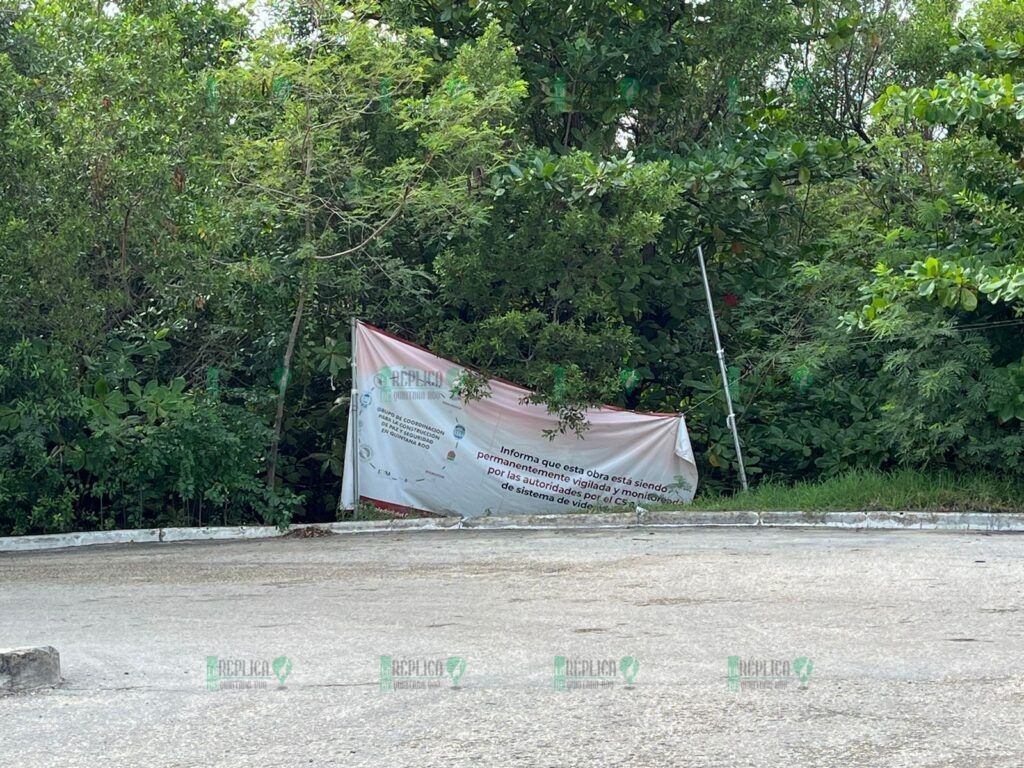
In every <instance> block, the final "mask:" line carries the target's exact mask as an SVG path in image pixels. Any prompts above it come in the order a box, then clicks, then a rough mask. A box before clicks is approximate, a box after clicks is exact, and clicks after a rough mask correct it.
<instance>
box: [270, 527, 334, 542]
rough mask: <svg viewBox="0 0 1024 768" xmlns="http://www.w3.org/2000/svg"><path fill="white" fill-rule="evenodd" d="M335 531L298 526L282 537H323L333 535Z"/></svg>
mask: <svg viewBox="0 0 1024 768" xmlns="http://www.w3.org/2000/svg"><path fill="white" fill-rule="evenodd" d="M333 535H334V531H328V530H327V529H326V528H296V529H295V530H294V531H288V533H286V534H285V535H284V536H283V537H282V538H285V539H322V538H323V537H324V536H333Z"/></svg>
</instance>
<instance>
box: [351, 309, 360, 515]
mask: <svg viewBox="0 0 1024 768" xmlns="http://www.w3.org/2000/svg"><path fill="white" fill-rule="evenodd" d="M358 323H359V321H358V320H357V319H356V318H354V317H353V318H352V321H351V323H350V335H351V345H352V347H351V349H352V354H351V355H350V357H351V358H352V393H351V395H350V397H351V398H352V402H351V409H350V413H349V419H350V420H351V421H352V445H351V446H350V448H351V450H352V499H353V504H352V516H353V517H356V516H357V515H358V513H359V380H358V379H357V378H356V373H357V369H358V366H357V364H356V328H357V325H358Z"/></svg>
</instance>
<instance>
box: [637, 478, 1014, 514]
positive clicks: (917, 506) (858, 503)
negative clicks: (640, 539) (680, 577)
mask: <svg viewBox="0 0 1024 768" xmlns="http://www.w3.org/2000/svg"><path fill="white" fill-rule="evenodd" d="M652 508H653V509H677V510H678V509H693V510H723V511H729V510H734V511H735V510H750V511H771V510H793V511H802V512H819V511H820V512H828V511H842V510H866V511H871V510H875V511H899V510H908V511H909V510H923V511H929V512H1024V482H1021V481H1020V480H1013V479H1008V478H1001V477H996V476H993V475H960V476H957V475H954V474H952V473H950V472H938V471H937V472H926V471H921V470H900V471H896V472H869V471H864V470H855V471H851V472H848V473H846V474H843V475H840V476H838V477H834V478H831V479H829V480H823V481H820V482H801V483H796V484H795V485H784V484H781V483H772V482H765V483H761V484H759V485H757V486H755V487H754V488H751V489H750V490H749V491H748V492H747V493H738V494H736V495H733V496H722V495H707V496H703V495H698V496H697V498H696V499H695V500H694V502H693V503H692V504H688V505H685V506H681V505H678V504H677V505H657V506H654V507H652Z"/></svg>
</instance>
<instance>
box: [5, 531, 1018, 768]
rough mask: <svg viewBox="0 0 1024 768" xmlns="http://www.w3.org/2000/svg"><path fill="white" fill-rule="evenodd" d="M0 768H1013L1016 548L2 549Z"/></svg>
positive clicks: (779, 542)
mask: <svg viewBox="0 0 1024 768" xmlns="http://www.w3.org/2000/svg"><path fill="white" fill-rule="evenodd" d="M31 645H52V646H55V647H56V648H57V649H58V650H59V651H60V654H61V665H62V672H63V676H64V678H65V682H64V684H63V685H62V686H61V687H59V688H56V689H51V690H43V691H39V692H36V693H31V694H18V695H12V696H5V697H0V766H11V767H12V768H44V767H45V768H53V767H54V766H81V767H82V768H100V767H102V766H146V768H169V767H170V766H176V767H179V766H180V767H181V768H185V767H186V766H187V767H188V768H194V767H196V766H204V767H205V766H217V767H220V766H223V767H224V768H239V767H241V766H261V767H276V766H288V767H289V768H291V767H293V766H294V767H297V766H388V767H401V766H416V767H417V768H421V767H430V766H509V765H521V766H531V767H532V766H601V767H604V766H702V767H707V766H722V768H726V767H727V768H740V767H742V766H764V767H765V768H783V767H785V766H808V767H812V766H813V767H814V768H823V767H826V766H843V767H844V768H846V767H848V766H849V767H855V768H865V767H868V766H878V767H879V768H883V767H884V768H899V767H900V766H907V767H908V768H910V767H912V768H931V767H935V768H937V767H939V766H964V768H1004V767H1005V768H1020V767H1021V766H1024V671H1022V669H1024V666H1022V663H1021V657H1022V652H1024V536H1022V535H1020V534H984V533H948V532H941V533H938V532H920V531H893V532H889V531H835V530H801V529H738V528H737V529H679V530H672V529H665V530H655V531H649V530H642V529H625V530H605V531H486V530H476V531H474V530H457V531H432V532H411V533H380V534H365V535H359V536H341V535H334V536H326V537H323V538H310V539H290V538H283V539H267V540H258V541H243V542H220V543H214V542H211V543H181V544H167V543H164V544H159V545H149V544H144V545H118V546H100V547H82V548H78V549H71V550H61V551H47V552H29V553H8V554H0V646H6V647H19V646H31Z"/></svg>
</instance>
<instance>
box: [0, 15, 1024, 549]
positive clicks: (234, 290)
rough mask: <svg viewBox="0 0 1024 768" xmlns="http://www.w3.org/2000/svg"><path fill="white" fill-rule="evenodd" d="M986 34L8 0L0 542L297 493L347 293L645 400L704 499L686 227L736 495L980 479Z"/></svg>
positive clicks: (698, 327)
mask: <svg viewBox="0 0 1024 768" xmlns="http://www.w3.org/2000/svg"><path fill="white" fill-rule="evenodd" d="M1022 50H1024V6H1022V4H1020V3H1016V2H1010V1H1009V0H979V1H978V2H973V3H970V4H965V7H964V8H961V7H960V3H958V2H953V1H952V0H859V1H858V0H806V2H799V3H797V2H789V1H788V0H767V1H766V0H707V2H703V3H700V4H693V5H692V4H680V3H662V2H650V1H642V2H620V0H582V1H581V2H574V3H572V4H557V3H541V2H536V1H534V0H502V1H501V2H473V3H465V2H453V1H451V0H442V1H441V2H436V1H434V2H420V1H419V0H389V1H386V2H365V3H327V4H325V3H319V2H317V3H311V2H305V1H304V0H284V2H277V3H274V4H266V5H264V4H259V5H258V6H254V8H253V9H245V8H241V9H239V8H234V7H231V6H229V5H228V4H222V3H219V2H217V1H216V0H156V1H155V2H154V1H153V0H147V1H146V2H141V1H139V0H127V1H126V2H120V3H117V4H114V3H105V2H102V1H101V2H99V3H97V2H95V0H90V1H89V2H84V0H32V1H29V0H15V2H13V3H8V4H7V5H6V6H4V8H2V9H0V80H2V82H3V84H4V88H2V89H0V534H4V533H11V532H14V533H35V532H51V531H61V530H69V529H74V528H110V527H121V526H131V525H154V524H187V523H193V524H195V523H198V522H202V523H206V522H208V521H210V522H213V521H217V522H227V523H238V522H246V521H267V522H272V523H283V522H287V521H288V520H291V519H294V520H307V521H314V520H326V519H333V518H334V515H335V510H336V507H337V496H336V494H337V489H338V480H339V476H340V471H341V451H342V441H343V435H344V433H345V419H346V414H347V405H348V402H347V400H348V390H349V383H348V381H347V376H348V366H349V359H348V355H349V349H348V340H347V327H348V319H349V317H351V316H353V315H357V316H360V317H362V318H364V319H366V320H367V321H369V322H371V323H374V324H376V325H378V326H381V327H384V328H386V329H387V330H390V331H393V332H396V333H399V334H401V335H403V336H405V337H408V338H411V339H413V340H414V341H417V342H419V343H421V344H424V345H427V346H429V347H431V348H432V349H434V350H436V351H437V352H438V353H439V354H442V355H445V356H448V357H451V358H454V359H457V360H458V361H459V362H461V363H464V364H467V365H471V366H475V367H478V368H480V369H482V370H484V371H486V372H487V373H490V374H493V375H498V376H502V377H505V378H508V379H512V380H514V381H516V382H519V383H521V384H523V385H525V386H528V387H531V388H533V389H535V390H536V391H537V392H538V397H539V398H540V399H542V400H543V401H544V402H547V403H548V404H549V406H550V407H551V408H552V409H553V410H554V411H556V412H557V413H558V414H559V415H560V417H561V418H562V419H563V421H564V423H565V424H567V425H570V426H576V425H578V424H579V419H580V411H581V409H582V408H584V407H585V406H587V405H588V404H593V403H598V402H605V403H610V404H615V405H620V406H626V407H629V408H635V409H639V410H656V411H679V412H683V413H685V414H686V417H687V421H688V424H689V427H690V431H691V437H692V439H693V442H694V445H695V449H696V451H697V453H698V460H699V463H700V471H701V476H702V493H705V494H711V495H714V494H719V493H725V492H728V491H729V490H732V489H733V484H734V477H735V467H734V459H735V457H734V455H733V450H732V447H731V440H730V437H729V434H728V431H727V428H726V425H725V420H724V418H723V415H724V414H723V405H722V398H721V396H720V394H719V383H718V381H717V360H716V357H715V350H714V349H713V348H712V344H711V341H710V332H709V328H708V319H707V315H706V308H705V306H704V303H703V293H702V290H703V289H702V287H701V284H700V281H699V271H698V269H697V266H696V261H695V255H694V254H695V249H696V247H697V245H698V244H699V245H702V246H703V247H704V250H705V252H706V253H707V254H708V256H709V258H710V260H711V264H710V266H711V280H712V282H713V290H714V293H715V302H716V311H717V313H718V317H719V322H720V324H721V329H722V332H723V338H724V342H725V346H726V349H727V351H728V354H729V358H730V360H729V362H730V364H731V365H732V366H734V368H735V370H734V385H733V386H734V390H735V395H736V399H737V404H738V414H739V421H740V428H741V434H742V437H743V440H744V450H745V452H746V454H747V458H748V460H749V463H750V467H749V471H750V474H751V476H752V478H753V479H754V481H755V483H760V484H762V485H764V484H765V481H769V480H770V481H771V483H772V485H768V486H766V488H767V489H766V490H762V491H761V492H762V493H769V492H774V491H771V489H774V488H775V487H776V485H775V484H787V483H791V482H793V481H802V480H815V479H825V480H827V479H829V478H834V477H839V476H844V473H847V472H849V471H850V470H851V469H856V470H864V471H872V472H877V471H890V470H899V471H900V474H898V475H897V477H900V478H909V477H911V476H913V477H917V478H920V482H922V483H933V484H935V487H936V488H940V489H941V488H942V487H943V484H944V483H946V482H947V480H946V479H945V478H948V477H949V476H950V475H949V474H948V473H954V474H956V475H957V476H960V477H970V476H972V475H974V474H975V473H979V472H988V473H991V472H995V473H998V475H999V476H1000V477H1005V478H1006V482H1007V483H1014V482H1018V481H1019V480H1020V479H1021V478H1022V477H1024V432H1022V423H1024V337H1022V335H1021V329H1022V327H1024V315H1022V312H1021V307H1022V297H1024V179H1022V176H1021V165H1020V162H1021V157H1022V156H1024V129H1022V127H1021V126H1022V125H1024V123H1022V118H1024V80H1022V77H1024V65H1022V61H1024V59H1022V55H1024V54H1022V53H1021V52H1022ZM905 472H909V473H912V474H905ZM965 487H967V488H974V489H975V491H976V492H977V493H979V494H981V495H980V496H979V497H978V498H977V500H976V504H975V505H974V506H977V504H981V503H985V499H986V498H988V497H987V496H986V495H985V493H987V491H985V489H984V488H983V487H979V486H972V485H971V484H970V483H967V484H966V486H965ZM1007 487H1010V486H1007ZM751 498H755V497H751ZM853 498H861V497H859V496H857V497H853ZM958 498H959V497H958ZM850 503H851V504H854V505H855V506H856V505H857V504H856V503H855V502H854V501H853V499H851V501H850ZM908 503H909V502H908ZM937 503H938V502H937ZM964 503H967V502H966V500H965V502H964Z"/></svg>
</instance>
